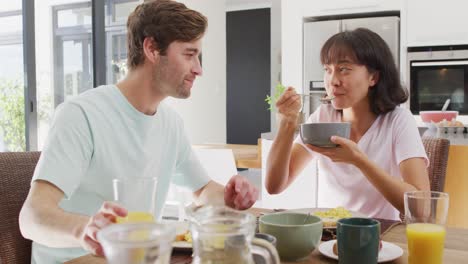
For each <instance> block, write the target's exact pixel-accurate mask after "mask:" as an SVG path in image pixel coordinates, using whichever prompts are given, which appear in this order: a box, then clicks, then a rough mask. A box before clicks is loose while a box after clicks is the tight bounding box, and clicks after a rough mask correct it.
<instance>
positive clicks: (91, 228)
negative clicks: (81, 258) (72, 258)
mask: <svg viewBox="0 0 468 264" xmlns="http://www.w3.org/2000/svg"><path fill="white" fill-rule="evenodd" d="M119 216H120V217H125V216H127V210H126V209H125V208H123V207H121V206H120V205H118V204H115V203H112V202H104V203H103V204H102V206H101V208H100V209H99V211H98V212H97V213H96V214H95V215H94V216H92V217H91V218H90V219H89V221H88V223H87V224H86V226H85V227H84V228H83V233H82V236H81V244H82V246H83V248H84V249H86V250H88V251H89V252H91V253H92V254H94V255H97V256H104V252H103V250H102V246H101V244H100V243H99V242H98V240H97V233H98V231H99V230H101V229H103V228H104V227H106V226H108V225H111V224H114V223H115V221H116V218H117V217H119Z"/></svg>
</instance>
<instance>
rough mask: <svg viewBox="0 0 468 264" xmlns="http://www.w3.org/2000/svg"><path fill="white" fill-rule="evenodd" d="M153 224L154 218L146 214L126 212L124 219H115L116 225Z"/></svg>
mask: <svg viewBox="0 0 468 264" xmlns="http://www.w3.org/2000/svg"><path fill="white" fill-rule="evenodd" d="M141 222H154V217H153V215H152V214H150V213H148V212H128V214H127V216H126V217H117V219H116V223H117V224H122V223H141Z"/></svg>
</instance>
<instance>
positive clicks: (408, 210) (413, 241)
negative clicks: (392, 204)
mask: <svg viewBox="0 0 468 264" xmlns="http://www.w3.org/2000/svg"><path fill="white" fill-rule="evenodd" d="M404 203H405V221H406V224H407V226H406V236H407V238H408V263H409V264H419V263H424V264H440V263H442V258H443V253H444V241H445V223H446V221H447V212H448V208H449V195H448V194H447V193H442V192H430V191H414V192H406V193H405V195H404Z"/></svg>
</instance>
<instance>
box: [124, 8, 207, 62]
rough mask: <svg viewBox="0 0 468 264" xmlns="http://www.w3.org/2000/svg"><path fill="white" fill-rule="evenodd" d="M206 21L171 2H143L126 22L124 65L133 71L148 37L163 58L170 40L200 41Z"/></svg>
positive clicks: (141, 57) (143, 58) (142, 59)
mask: <svg viewBox="0 0 468 264" xmlns="http://www.w3.org/2000/svg"><path fill="white" fill-rule="evenodd" d="M207 24H208V22H207V19H206V17H205V16H203V15H202V14H200V13H199V12H197V11H195V10H192V9H189V8H187V7H186V6H185V5H184V4H182V3H178V2H176V1H172V0H154V1H145V2H144V3H142V4H140V5H139V6H137V7H136V8H135V10H134V11H133V12H132V13H131V14H130V16H129V17H128V21H127V43H128V44H127V45H128V58H127V66H128V67H129V69H134V68H136V67H137V66H138V65H141V64H142V63H143V62H144V60H145V57H144V53H143V41H144V40H145V38H147V37H150V38H152V39H153V40H154V42H155V45H156V46H157V50H158V51H159V52H160V53H161V54H162V55H165V54H166V51H167V48H168V47H169V44H171V43H172V42H173V41H182V42H190V41H194V40H197V39H199V38H201V37H202V36H203V34H204V32H205V30H206V27H207Z"/></svg>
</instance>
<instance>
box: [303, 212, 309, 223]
mask: <svg viewBox="0 0 468 264" xmlns="http://www.w3.org/2000/svg"><path fill="white" fill-rule="evenodd" d="M309 216H310V212H309V213H308V214H307V216H306V217H305V218H304V222H302V224H303V225H304V224H305V223H306V222H307V219H309Z"/></svg>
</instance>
